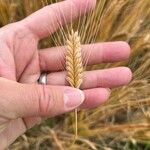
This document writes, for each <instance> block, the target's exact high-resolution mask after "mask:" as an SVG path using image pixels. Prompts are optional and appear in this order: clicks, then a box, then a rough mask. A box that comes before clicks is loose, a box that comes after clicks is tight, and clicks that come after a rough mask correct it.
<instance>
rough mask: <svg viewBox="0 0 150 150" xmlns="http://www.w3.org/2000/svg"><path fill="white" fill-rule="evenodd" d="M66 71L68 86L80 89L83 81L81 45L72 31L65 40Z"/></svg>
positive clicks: (76, 34)
mask: <svg viewBox="0 0 150 150" xmlns="http://www.w3.org/2000/svg"><path fill="white" fill-rule="evenodd" d="M66 70H67V81H68V82H69V84H70V85H71V86H72V87H74V88H80V86H81V84H82V81H83V78H82V77H83V63H82V54H81V43H80V37H79V35H78V32H77V31H76V32H74V31H73V30H72V31H71V34H70V35H69V38H68V40H67V53H66Z"/></svg>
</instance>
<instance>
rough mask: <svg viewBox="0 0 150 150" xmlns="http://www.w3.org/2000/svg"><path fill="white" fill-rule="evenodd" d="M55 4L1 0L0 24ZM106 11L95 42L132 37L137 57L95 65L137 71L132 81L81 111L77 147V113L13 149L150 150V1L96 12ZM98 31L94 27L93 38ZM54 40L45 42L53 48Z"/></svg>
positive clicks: (119, 0) (122, 0)
mask: <svg viewBox="0 0 150 150" xmlns="http://www.w3.org/2000/svg"><path fill="white" fill-rule="evenodd" d="M99 1H102V0H99ZM99 1H98V2H99ZM50 3H52V0H43V1H42V0H0V27H2V26H4V25H6V24H8V23H11V22H15V21H18V20H21V19H23V18H24V17H26V16H28V15H29V14H31V13H32V12H34V11H36V10H38V9H40V8H41V7H43V5H46V4H50ZM97 10H98V9H97ZM100 11H102V12H103V15H102V17H101V18H102V19H101V24H100V25H98V24H96V26H97V27H99V30H98V34H97V36H96V39H95V41H96V42H101V41H117V40H123V41H127V42H128V43H129V44H130V46H131V48H132V55H131V57H130V59H129V60H128V61H126V62H120V63H115V64H99V65H95V66H91V67H90V69H99V68H109V67H114V66H120V65H125V66H128V67H130V68H131V69H132V71H133V74H134V75H133V80H132V82H131V83H130V84H129V85H128V86H124V87H121V88H118V89H114V90H113V92H112V95H111V98H110V99H109V101H108V102H107V103H105V104H104V105H102V106H101V107H99V108H96V109H94V110H84V111H82V112H80V114H79V116H78V118H79V120H78V130H79V137H78V139H77V142H76V143H75V144H74V145H73V146H72V147H70V142H71V140H72V138H73V136H74V132H73V126H74V115H73V114H72V113H70V114H68V115H63V116H60V117H57V118H53V119H49V120H47V121H45V122H43V123H42V124H41V125H39V126H36V127H34V128H32V129H31V130H29V131H28V132H27V133H25V134H24V135H23V136H21V137H20V138H18V139H17V140H16V141H15V143H14V144H12V145H11V146H10V147H9V148H8V149H10V150H30V149H33V150H34V149H35V150H48V149H54V150H55V149H56V150H66V149H67V150H68V149H69V150H70V149H71V150H111V149H114V150H130V149H131V150H150V69H149V68H150V0H106V3H105V5H104V9H103V10H98V11H97V12H96V13H95V14H96V15H97V16H99V12H100ZM88 19H89V22H90V18H88ZM96 20H97V17H95V21H96ZM92 22H93V21H92ZM93 33H94V32H93V31H90V33H89V34H90V35H91V37H92V36H94V35H92V34H93ZM49 41H51V40H50V39H49V40H48V41H47V40H44V41H42V44H41V45H42V46H43V47H47V46H52V44H53V42H52V41H51V42H49Z"/></svg>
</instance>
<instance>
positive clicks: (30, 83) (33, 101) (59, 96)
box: [0, 0, 131, 149]
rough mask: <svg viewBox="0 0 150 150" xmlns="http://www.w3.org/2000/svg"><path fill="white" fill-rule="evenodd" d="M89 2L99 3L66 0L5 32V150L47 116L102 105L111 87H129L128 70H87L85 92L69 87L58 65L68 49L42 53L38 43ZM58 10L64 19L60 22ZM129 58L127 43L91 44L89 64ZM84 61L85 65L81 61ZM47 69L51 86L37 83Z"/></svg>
mask: <svg viewBox="0 0 150 150" xmlns="http://www.w3.org/2000/svg"><path fill="white" fill-rule="evenodd" d="M85 2H88V5H87V9H86V10H87V11H89V10H90V9H91V8H93V7H94V5H95V1H94V0H92V1H91V0H82V1H80V0H67V1H63V2H60V3H57V4H54V5H52V6H47V7H45V8H43V9H41V10H39V11H37V12H36V13H34V14H32V15H31V16H29V17H27V18H26V19H24V20H22V21H20V22H17V23H14V24H11V25H8V26H5V27H4V28H1V29H0V76H1V78H0V127H1V128H0V130H1V131H2V132H1V133H0V139H1V140H0V146H1V147H0V148H1V149H3V148H4V147H6V146H8V145H9V144H10V143H12V142H13V141H14V140H15V139H16V138H17V137H18V136H20V135H21V134H22V133H24V132H25V131H26V130H27V129H28V128H30V127H32V126H33V125H35V124H36V123H39V122H40V121H41V118H42V117H53V116H56V115H59V114H62V113H65V112H68V111H71V110H74V109H75V108H77V107H79V105H80V104H81V103H82V105H81V106H80V108H93V107H96V106H99V105H100V104H101V103H103V102H105V101H106V100H107V99H108V97H109V95H110V90H108V88H113V87H117V86H121V85H124V84H127V83H128V82H129V81H130V80H131V71H130V70H129V69H128V68H125V67H119V68H113V69H105V70H97V71H87V72H84V81H83V84H82V86H81V88H82V90H83V91H82V92H81V91H80V90H76V89H74V88H71V87H68V86H67V85H68V84H67V83H66V72H64V71H62V65H58V60H60V59H62V57H60V55H59V53H60V51H61V52H64V53H65V48H64V47H53V48H48V49H44V50H43V51H38V48H37V47H38V42H39V40H40V39H42V38H44V37H47V36H48V35H49V33H51V34H52V33H54V32H55V31H56V30H57V29H58V28H59V23H58V21H59V22H61V23H62V24H63V23H65V22H64V19H63V16H65V18H66V20H67V22H69V21H70V20H71V19H72V18H76V17H77V16H78V15H79V14H82V12H85V9H84V3H85ZM72 4H73V6H74V7H75V9H73V11H72V18H70V16H69V15H68V14H69V13H68V9H67V8H69V7H70V5H72ZM58 8H59V9H58ZM60 10H61V11H60ZM62 11H63V16H62V15H61V13H62ZM55 12H58V13H57V15H58V14H60V16H61V17H62V18H60V19H59V20H58V18H57V17H56V13H55ZM53 24H55V26H53ZM8 33H9V34H8ZM68 44H69V43H68ZM81 47H82V52H84V53H85V55H86V53H87V54H88V53H89V52H90V51H91V47H90V45H82V46H81ZM58 49H59V50H58ZM85 50H86V51H85ZM116 54H117V55H116ZM129 54H130V48H129V46H128V44H126V43H124V42H110V43H97V44H92V53H91V55H90V58H89V60H88V64H89V65H91V64H97V63H101V62H115V61H120V60H125V59H127V58H128V57H129ZM79 55H81V53H79ZM68 59H69V58H68ZM63 60H64V59H63ZM63 60H62V62H63V63H64V64H65V61H63ZM79 62H80V63H81V60H79ZM79 67H80V69H81V70H79V71H80V72H81V74H79V75H81V76H82V65H81V66H79ZM68 69H69V68H68ZM43 71H46V72H51V73H50V74H49V75H48V81H47V82H48V85H46V86H41V85H37V80H38V78H39V76H40V73H41V72H43ZM2 77H3V78H2ZM79 77H80V76H79ZM4 78H7V79H9V80H7V79H4ZM68 79H69V78H68ZM74 79H76V78H74ZM10 80H12V81H10ZM78 81H79V82H78ZM78 81H76V82H74V81H71V82H70V83H71V84H75V85H77V87H79V85H80V83H81V82H82V80H78ZM82 93H84V94H82ZM70 97H71V98H70ZM83 101H84V102H83Z"/></svg>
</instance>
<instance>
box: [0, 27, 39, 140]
mask: <svg viewBox="0 0 150 150" xmlns="http://www.w3.org/2000/svg"><path fill="white" fill-rule="evenodd" d="M1 30H2V31H1V34H0V39H1V40H0V41H1V42H0V45H1V48H0V49H1V50H0V52H1V53H0V68H1V69H0V76H1V77H4V78H7V79H11V80H15V81H18V82H22V83H36V82H37V80H38V78H39V75H40V63H39V55H38V49H37V44H38V39H37V37H36V36H34V35H33V34H32V33H31V32H30V31H29V30H28V29H27V28H26V27H23V26H20V25H19V24H13V25H8V26H6V27H5V28H3V29H1ZM3 30H4V31H3ZM8 34H9V38H8V36H7V35H8ZM20 100H21V99H20ZM0 120H1V122H0V124H5V125H6V123H7V124H8V127H7V129H6V130H4V132H2V133H0V139H2V140H4V143H5V142H8V143H11V142H12V141H13V139H14V137H17V136H19V135H20V134H21V133H23V132H24V131H25V130H26V128H29V127H31V126H32V125H33V124H35V123H36V122H37V121H40V118H25V119H22V118H20V119H16V120H13V118H11V117H10V118H9V116H7V117H6V118H1V119H0ZM10 134H11V135H10ZM5 140H8V141H5Z"/></svg>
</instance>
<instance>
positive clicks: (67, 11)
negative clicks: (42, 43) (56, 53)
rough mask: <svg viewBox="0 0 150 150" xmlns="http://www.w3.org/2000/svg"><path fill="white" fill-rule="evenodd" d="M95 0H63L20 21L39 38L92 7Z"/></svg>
mask: <svg viewBox="0 0 150 150" xmlns="http://www.w3.org/2000/svg"><path fill="white" fill-rule="evenodd" d="M95 4H96V0H65V1H62V2H59V3H55V4H52V5H49V6H46V7H44V8H42V9H41V10H39V11H37V12H35V13H33V14H32V15H30V16H29V17H27V18H26V19H24V20H23V21H22V22H23V24H24V25H25V26H27V27H28V28H29V29H30V30H31V32H33V33H34V34H35V35H37V36H38V37H39V38H40V39H41V38H44V37H47V36H48V35H49V34H52V33H53V32H55V31H56V30H57V29H58V28H59V27H60V26H61V25H63V24H65V23H66V22H71V21H72V19H75V18H77V17H78V16H80V15H82V14H84V13H85V12H88V11H90V10H91V9H92V8H94V6H95Z"/></svg>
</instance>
